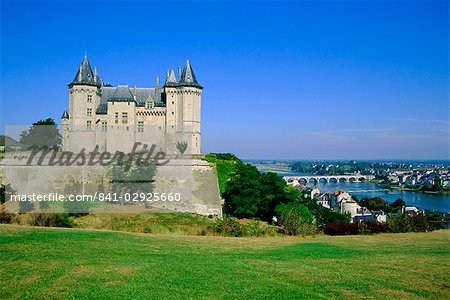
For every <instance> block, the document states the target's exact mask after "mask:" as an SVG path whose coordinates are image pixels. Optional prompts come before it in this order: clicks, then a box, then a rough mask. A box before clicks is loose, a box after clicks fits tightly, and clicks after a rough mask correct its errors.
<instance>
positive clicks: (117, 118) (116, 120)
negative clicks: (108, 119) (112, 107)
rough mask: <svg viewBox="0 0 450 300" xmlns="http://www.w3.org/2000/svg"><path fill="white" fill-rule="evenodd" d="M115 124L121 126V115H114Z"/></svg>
mask: <svg viewBox="0 0 450 300" xmlns="http://www.w3.org/2000/svg"><path fill="white" fill-rule="evenodd" d="M114 123H116V124H119V113H118V112H116V113H115V114H114Z"/></svg>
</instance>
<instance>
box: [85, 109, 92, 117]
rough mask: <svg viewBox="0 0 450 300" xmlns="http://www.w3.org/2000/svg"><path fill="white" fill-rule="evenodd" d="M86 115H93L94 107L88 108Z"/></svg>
mask: <svg viewBox="0 0 450 300" xmlns="http://www.w3.org/2000/svg"><path fill="white" fill-rule="evenodd" d="M86 116H88V117H92V108H88V109H87V110H86Z"/></svg>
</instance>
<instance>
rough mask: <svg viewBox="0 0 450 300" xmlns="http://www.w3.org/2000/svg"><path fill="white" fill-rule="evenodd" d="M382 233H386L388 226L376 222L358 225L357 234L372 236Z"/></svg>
mask: <svg viewBox="0 0 450 300" xmlns="http://www.w3.org/2000/svg"><path fill="white" fill-rule="evenodd" d="M383 232H388V226H387V224H386V223H380V222H376V221H372V222H361V223H358V233H359V234H374V233H383Z"/></svg>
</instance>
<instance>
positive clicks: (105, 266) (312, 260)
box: [0, 225, 450, 299]
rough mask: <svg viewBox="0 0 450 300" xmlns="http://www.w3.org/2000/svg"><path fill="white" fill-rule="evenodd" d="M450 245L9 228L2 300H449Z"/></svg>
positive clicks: (411, 239) (442, 235)
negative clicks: (67, 299) (222, 299)
mask: <svg viewBox="0 0 450 300" xmlns="http://www.w3.org/2000/svg"><path fill="white" fill-rule="evenodd" d="M449 235H450V231H437V232H432V233H409V234H380V235H373V236H348V237H329V236H316V237H307V238H289V237H284V238H283V237H276V238H224V237H211V236H209V237H201V236H199V237H197V236H179V235H149V234H138V233H119V232H107V231H87V230H80V229H59V228H36V227H25V226H13V225H1V226H0V263H1V268H0V275H1V286H0V299H10V298H30V299H31V298H33V299H57V298H84V299H98V298H103V299H136V298H142V299H148V298H176V299H177V298H178V299H180V298H184V299H185V298H202V299H212V298H227V299H230V298H236V297H239V298H244V299H245V298H254V299H262V298H277V299H279V298H284V299H293V298H305V299H310V298H323V299H329V298H370V299H383V298H384V299H392V298H397V299H414V298H433V299H436V298H442V299H444V298H447V299H448V298H450V282H449V274H450V266H449V263H450V261H449V257H450V256H449V254H450V250H449V249H450V244H449Z"/></svg>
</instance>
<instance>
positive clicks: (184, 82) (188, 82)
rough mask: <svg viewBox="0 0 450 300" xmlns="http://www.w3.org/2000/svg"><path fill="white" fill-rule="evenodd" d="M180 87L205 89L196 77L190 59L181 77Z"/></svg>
mask: <svg viewBox="0 0 450 300" xmlns="http://www.w3.org/2000/svg"><path fill="white" fill-rule="evenodd" d="M178 85H180V86H194V87H198V88H203V87H202V86H201V85H200V84H199V83H198V81H197V78H196V77H195V74H194V70H192V66H191V62H190V61H189V59H188V60H187V61H186V66H185V67H184V69H183V72H182V73H181V77H180V79H179V81H178Z"/></svg>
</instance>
